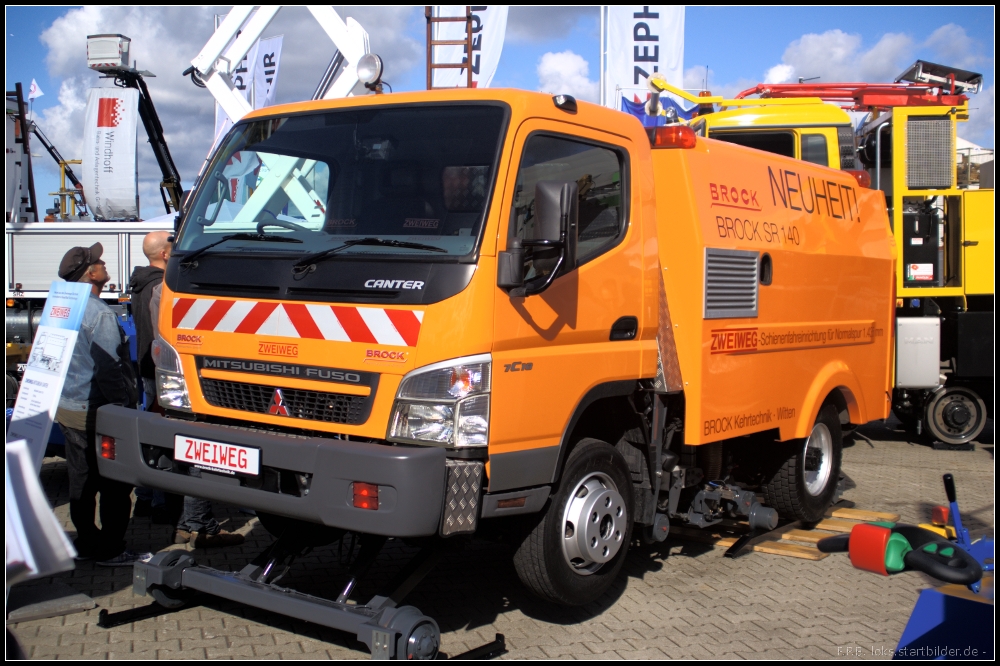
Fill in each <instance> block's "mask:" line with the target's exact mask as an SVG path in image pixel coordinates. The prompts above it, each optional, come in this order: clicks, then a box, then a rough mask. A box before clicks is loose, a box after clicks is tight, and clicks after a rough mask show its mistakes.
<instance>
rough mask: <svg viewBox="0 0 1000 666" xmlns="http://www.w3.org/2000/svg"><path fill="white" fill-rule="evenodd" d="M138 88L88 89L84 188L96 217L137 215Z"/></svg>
mask: <svg viewBox="0 0 1000 666" xmlns="http://www.w3.org/2000/svg"><path fill="white" fill-rule="evenodd" d="M138 122H139V91H138V90H135V89H134V88H91V89H90V94H89V95H88V97H87V113H86V114H85V116H84V130H83V131H84V136H83V145H84V148H83V151H84V155H83V165H82V171H83V191H84V193H85V194H86V196H87V206H88V207H89V208H90V211H91V212H92V213H93V214H94V218H95V219H98V220H135V219H138V218H139V202H138V200H137V195H138V190H137V187H136V163H135V158H136V155H135V130H136V127H137V126H138Z"/></svg>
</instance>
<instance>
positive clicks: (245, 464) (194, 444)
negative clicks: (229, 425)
mask: <svg viewBox="0 0 1000 666" xmlns="http://www.w3.org/2000/svg"><path fill="white" fill-rule="evenodd" d="M174 459H175V460H179V461H182V462H186V463H190V464H192V465H194V466H195V467H198V468H201V469H208V470H212V471H221V472H226V473H228V474H253V475H257V474H259V473H260V449H252V448H250V447H248V446H239V445H237V444H226V443H225V442H213V441H211V440H208V439H198V438H197V437H187V436H186V435H175V436H174Z"/></svg>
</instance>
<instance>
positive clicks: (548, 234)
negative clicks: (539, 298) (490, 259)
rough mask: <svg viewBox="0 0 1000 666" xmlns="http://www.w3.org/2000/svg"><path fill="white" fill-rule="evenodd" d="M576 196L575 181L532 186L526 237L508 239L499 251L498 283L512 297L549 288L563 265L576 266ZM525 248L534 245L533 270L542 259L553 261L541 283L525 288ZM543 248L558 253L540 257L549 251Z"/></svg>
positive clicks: (577, 191)
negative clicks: (531, 214) (530, 218)
mask: <svg viewBox="0 0 1000 666" xmlns="http://www.w3.org/2000/svg"><path fill="white" fill-rule="evenodd" d="M578 199H579V189H578V187H577V184H576V183H574V182H564V181H551V180H550V181H541V182H539V183H538V184H537V185H536V186H535V215H534V225H533V226H532V228H531V230H530V232H529V236H528V237H527V238H525V239H523V240H522V239H521V238H516V237H515V238H511V239H510V241H509V245H508V249H507V251H505V252H500V253H499V255H498V264H499V266H498V268H497V286H499V287H501V288H503V289H509V290H510V295H511V296H513V297H521V296H530V295H531V294H537V293H540V292H542V291H545V290H546V289H548V287H549V285H551V284H552V281H553V280H555V278H556V276H557V275H558V274H559V269H561V268H562V267H563V266H564V265H566V266H570V267H573V266H576V254H577V252H576V249H577V224H578V220H579V203H578ZM524 248H536V249H535V251H534V253H533V255H534V256H533V261H534V264H535V267H536V269H537V268H539V267H540V266H541V265H542V262H545V263H548V262H551V263H552V266H551V269H550V270H548V277H547V278H546V279H545V282H543V283H542V284H540V285H532V286H530V287H524ZM546 250H558V251H559V253H558V256H552V257H551V258H550V257H545V258H544V259H542V256H540V255H541V253H546V254H552V253H551V252H546ZM546 268H548V267H547V266H546ZM543 272H545V271H544V269H543Z"/></svg>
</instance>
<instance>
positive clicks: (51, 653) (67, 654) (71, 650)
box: [31, 643, 83, 661]
mask: <svg viewBox="0 0 1000 666" xmlns="http://www.w3.org/2000/svg"><path fill="white" fill-rule="evenodd" d="M82 656H83V644H82V643H77V644H76V645H39V646H38V647H37V649H35V650H34V651H32V653H31V658H32V659H53V660H57V661H58V660H60V659H69V658H76V657H82Z"/></svg>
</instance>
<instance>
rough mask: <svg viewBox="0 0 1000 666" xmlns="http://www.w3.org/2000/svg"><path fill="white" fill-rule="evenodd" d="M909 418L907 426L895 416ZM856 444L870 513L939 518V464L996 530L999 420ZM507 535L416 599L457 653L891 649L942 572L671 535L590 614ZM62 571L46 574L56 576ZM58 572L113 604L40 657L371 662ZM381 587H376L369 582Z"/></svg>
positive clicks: (108, 577)
mask: <svg viewBox="0 0 1000 666" xmlns="http://www.w3.org/2000/svg"><path fill="white" fill-rule="evenodd" d="M896 425H897V426H898V423H897V424H896ZM861 433H862V434H863V435H865V436H867V437H868V438H870V441H868V440H866V439H863V438H860V437H858V438H856V439H855V440H854V443H853V445H851V446H849V447H848V448H845V450H844V472H845V473H846V474H847V476H848V481H847V490H846V492H845V494H844V497H845V498H846V499H850V500H853V501H854V502H855V503H856V504H857V507H858V508H861V509H870V510H882V511H891V512H895V513H899V514H900V515H901V516H902V520H903V521H906V522H913V523H916V522H919V521H922V520H926V519H927V518H928V517H929V514H930V507H931V506H932V505H934V504H943V503H945V497H944V490H943V487H942V484H941V474H942V473H944V472H948V471H950V472H952V473H953V474H955V478H956V481H957V485H958V493H959V501H960V504H961V506H962V508H963V519H964V520H965V524H966V526H967V527H969V528H970V530H971V531H972V532H973V533H974V535H978V534H985V533H992V531H993V528H994V504H993V488H994V473H993V465H994V461H993V424H992V422H990V423H989V425H988V426H987V430H986V432H984V433H983V436H982V437H981V438H980V442H981V443H980V444H978V445H977V446H976V450H975V452H971V453H969V452H952V451H935V450H933V449H931V448H929V447H928V446H924V445H918V444H913V443H910V442H908V441H907V438H906V436H905V435H904V434H903V433H902V431H900V430H897V429H894V428H893V427H892V423H890V426H889V427H884V426H882V425H870V426H867V427H865V428H864V429H862V430H861ZM42 476H43V480H44V484H45V487H46V490H47V491H48V493H49V496H50V498H53V501H54V505H55V506H56V515H57V516H59V518H60V519H62V520H63V522H64V523H65V525H66V527H67V529H69V530H71V529H72V525H71V524H70V522H69V518H68V506H67V504H66V497H67V487H66V474H65V465H64V463H63V461H61V460H60V459H58V458H49V459H46V461H45V466H44V470H43V473H42ZM217 513H218V514H219V515H220V516H222V517H223V519H224V521H225V527H226V528H227V529H230V530H234V531H239V532H241V533H244V534H246V535H247V543H246V545H245V546H243V547H241V548H236V549H227V550H212V551H195V556H196V557H197V558H198V560H199V562H201V563H204V564H208V565H209V566H214V567H219V568H226V567H231V568H233V569H238V568H240V567H242V566H243V565H244V564H245V563H246V562H247V561H248V560H249V559H250V558H251V557H252V555H253V553H255V552H257V551H259V550H260V549H261V548H263V546H264V545H265V544H267V543H269V541H270V539H269V537H268V536H267V534H266V532H265V531H264V530H263V528H262V527H261V526H260V525H259V524H258V522H257V520H256V519H255V518H252V517H251V516H248V515H245V514H242V513H239V512H238V511H236V510H235V509H229V510H226V509H221V510H217ZM170 536H171V530H170V528H169V527H163V526H158V525H152V524H151V522H150V520H149V519H148V518H136V519H134V520H133V526H132V529H131V531H130V534H129V537H128V538H129V540H130V543H131V544H132V546H133V547H134V548H135V549H137V550H138V549H147V550H154V551H155V550H158V549H162V548H164V547H165V546H166V545H167V543H168V542H169V539H170ZM413 552H415V551H414V550H412V549H410V548H407V547H406V546H404V545H402V544H394V545H392V546H391V547H390V548H388V549H387V551H386V552H385V553H384V554H383V555H382V556H381V557H380V559H379V562H378V564H377V565H376V567H375V569H374V570H373V576H374V579H373V581H371V583H369V586H366V587H362V588H361V590H360V594H359V598H360V597H364V595H365V593H366V592H367V593H368V594H371V593H372V592H373V591H374V589H375V586H376V585H377V584H378V583H379V582H380V581H385V580H386V579H387V578H388V577H389V576H391V575H392V574H393V572H394V571H395V570H396V569H397V568H398V567H399V566H400V565H401V563H402V562H403V561H404V560H405V559H406V557H407V556H408V555H410V554H412V553H413ZM511 554H512V550H511V547H510V546H509V545H506V544H504V543H502V542H501V543H497V542H491V543H473V544H471V545H470V546H468V547H466V548H465V549H464V550H463V551H462V552H460V553H455V554H451V555H449V556H447V557H446V558H445V560H444V561H443V562H442V563H441V564H440V565H438V567H437V568H436V569H435V571H434V572H433V573H432V574H431V575H430V576H429V577H428V578H427V579H425V581H424V582H423V583H422V584H421V585H420V586H419V587H418V588H417V589H416V591H415V592H414V593H413V594H412V595H411V596H410V597H409V598H408V599H407V603H410V604H413V605H415V606H417V607H418V608H420V609H421V610H422V611H424V612H425V613H427V614H428V615H430V616H432V617H434V618H435V619H437V621H438V622H439V624H440V625H441V629H442V632H443V636H442V650H444V651H445V652H447V653H450V654H457V653H459V652H462V651H464V650H467V649H469V648H472V647H475V646H477V645H481V644H483V643H485V642H487V641H490V640H492V639H493V637H494V635H495V634H496V633H497V632H499V633H503V634H504V635H505V636H506V637H507V645H508V648H509V649H510V652H509V654H508V655H507V657H512V658H518V659H527V658H557V657H562V658H586V659H591V658H594V657H595V656H598V657H599V658H633V659H635V658H673V659H677V658H696V659H697V658H710V657H714V658H756V659H763V658H772V657H773V658H831V657H832V658H837V657H845V658H855V657H858V656H860V657H876V658H877V657H880V656H883V655H885V652H880V651H881V650H889V649H892V648H894V647H895V646H896V643H897V641H898V640H899V636H900V634H901V633H902V630H903V627H904V625H905V622H906V619H907V617H908V616H909V613H910V610H911V609H912V607H913V604H914V602H915V601H916V598H917V594H918V592H919V590H920V589H921V588H923V587H926V586H927V585H928V584H929V583H930V582H931V581H930V579H928V578H925V577H924V576H923V575H922V574H918V573H913V572H908V573H903V574H899V575H896V576H893V577H891V578H883V577H880V576H876V575H872V574H865V573H862V572H860V571H857V570H855V569H852V568H851V566H850V564H849V563H848V561H847V557H846V556H842V555H832V556H830V557H828V558H827V559H825V560H823V561H820V562H811V561H805V560H798V559H792V558H787V557H780V556H775V555H764V554H762V553H753V554H751V555H749V556H746V557H744V558H741V559H739V560H726V559H723V558H722V551H718V550H711V549H706V548H704V547H700V546H695V545H692V544H681V543H675V542H671V541H668V543H667V544H664V545H662V546H643V545H637V546H634V547H633V549H632V550H631V552H630V554H629V559H628V562H627V564H626V567H625V571H626V573H627V576H622V577H621V578H620V580H619V581H618V584H616V585H615V586H614V587H613V588H612V589H611V590H610V591H609V592H608V593H607V594H606V595H605V596H604V597H603V598H601V599H600V600H599V601H597V602H595V603H593V604H591V605H589V606H586V607H583V608H577V609H558V608H551V607H548V606H546V605H545V604H542V603H540V602H538V601H536V600H535V599H534V598H533V597H532V596H531V595H530V594H528V593H527V592H526V591H525V590H524V588H522V587H521V586H520V584H519V582H518V580H517V576H516V574H515V572H514V568H513V565H512V563H511ZM342 575H343V568H342V567H341V566H340V564H339V554H338V550H337V546H336V545H334V546H329V547H325V548H321V549H317V550H316V551H314V552H313V553H312V554H311V555H309V556H308V557H306V558H305V559H304V560H303V561H302V562H301V563H300V564H299V565H298V566H297V568H296V569H295V570H293V572H291V573H289V575H288V576H287V577H286V578H285V579H284V580H283V581H282V583H283V584H287V585H288V586H289V587H297V588H299V589H303V590H306V591H309V592H311V593H313V594H318V595H320V596H325V595H332V596H334V597H335V596H336V594H337V592H338V591H339V590H338V586H339V585H340V584H342ZM51 580H53V579H47V580H41V581H32V582H30V583H27V584H28V585H46V584H49V582H50V581H51ZM54 580H57V581H60V582H63V583H65V584H68V585H69V586H71V587H73V588H75V589H76V590H77V591H80V592H84V593H86V594H88V595H90V596H91V597H93V598H94V600H95V601H96V602H97V603H98V605H99V608H96V609H94V610H92V611H88V612H86V613H78V614H75V615H68V616H64V617H60V618H52V619H47V620H36V621H31V622H22V623H20V624H16V625H12V627H11V628H12V629H13V632H14V633H15V634H16V636H17V637H18V639H20V641H21V643H22V644H23V646H24V648H25V651H26V653H27V654H28V655H29V656H30V657H31V658H35V659H69V658H80V657H83V658H97V659H105V658H112V659H114V658H118V659H121V658H125V659H135V658H148V659H152V658H158V659H159V658H198V659H205V658H207V659H220V658H289V659H302V658H306V659H312V658H328V657H329V658H363V657H367V651H366V650H365V648H364V646H363V645H361V644H359V643H357V642H356V641H355V640H354V639H353V638H352V637H349V636H347V635H345V634H343V633H339V632H336V631H332V630H327V629H323V628H320V627H317V626H314V625H310V624H308V623H306V622H298V621H292V620H289V619H287V618H284V617H282V616H279V615H276V614H273V613H269V612H266V611H261V610H256V609H252V608H247V607H242V606H239V605H238V604H235V603H230V602H227V601H222V600H218V599H215V600H212V599H209V600H206V602H205V604H204V605H202V606H198V607H193V608H189V609H186V610H183V611H180V612H177V613H174V614H171V615H166V616H162V617H158V618H154V619H148V620H143V621H140V622H135V623H133V624H131V625H126V626H122V627H118V628H115V629H111V630H106V629H101V628H99V627H98V626H97V619H98V612H99V610H100V608H107V609H109V610H110V611H118V610H122V609H126V608H130V607H133V606H136V605H144V604H148V603H149V599H148V598H137V597H133V596H132V592H131V569H117V570H109V569H101V568H99V567H95V566H93V565H92V564H82V565H80V566H79V567H78V568H77V569H76V570H75V571H72V572H68V573H66V574H62V575H60V576H56V577H55V578H54ZM369 588H370V589H369Z"/></svg>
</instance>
